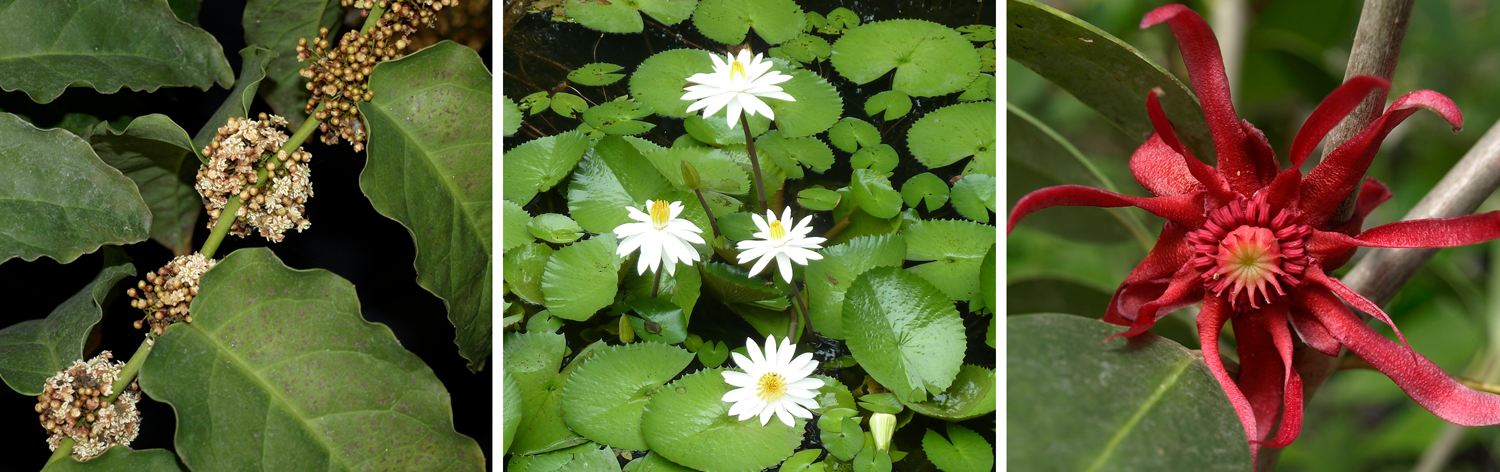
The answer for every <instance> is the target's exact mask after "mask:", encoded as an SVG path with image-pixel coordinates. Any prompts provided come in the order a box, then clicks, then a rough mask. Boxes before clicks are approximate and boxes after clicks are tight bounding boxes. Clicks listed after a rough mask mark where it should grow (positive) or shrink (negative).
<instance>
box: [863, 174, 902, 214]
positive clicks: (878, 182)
mask: <svg viewBox="0 0 1500 472" xmlns="http://www.w3.org/2000/svg"><path fill="white" fill-rule="evenodd" d="M851 185H853V192H852V194H853V196H854V201H855V202H856V203H859V208H860V209H861V210H864V211H865V213H869V214H870V216H874V217H876V218H890V217H893V216H896V214H897V213H900V212H901V194H900V193H898V192H896V189H893V188H891V180H890V179H889V178H888V177H887V176H886V174H885V173H883V172H878V171H874V170H870V169H854V177H853V182H851Z"/></svg>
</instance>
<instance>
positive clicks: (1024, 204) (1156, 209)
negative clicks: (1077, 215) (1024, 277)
mask: <svg viewBox="0 0 1500 472" xmlns="http://www.w3.org/2000/svg"><path fill="white" fill-rule="evenodd" d="M1055 206H1093V207H1106V208H1113V207H1122V206H1135V207H1139V208H1140V209H1142V210H1146V211H1148V212H1151V214H1153V215H1156V216H1160V217H1162V218H1166V219H1169V220H1172V221H1176V222H1179V223H1184V224H1187V225H1189V226H1197V225H1198V224H1200V223H1201V222H1202V221H1203V218H1204V217H1203V197H1202V195H1201V193H1200V192H1194V193H1191V194H1187V195H1175V196H1170V197H1156V198H1142V197H1132V196H1130V195H1121V194H1118V193H1114V192H1111V191H1108V190H1100V189H1097V188H1093V187H1085V186H1082V185H1059V186H1056V187H1047V188H1044V189H1040V190H1037V191H1035V192H1031V193H1028V194H1026V196H1024V197H1021V200H1019V201H1017V202H1016V206H1015V207H1014V208H1012V209H1011V210H1010V221H1008V222H1006V225H1005V232H1006V233H1007V234H1009V233H1010V231H1011V230H1012V229H1015V227H1016V223H1019V222H1020V221H1021V218H1025V217H1026V215H1029V214H1031V212H1034V211H1037V210H1040V209H1043V208H1048V207H1055Z"/></svg>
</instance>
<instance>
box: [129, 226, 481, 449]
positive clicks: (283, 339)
mask: <svg viewBox="0 0 1500 472" xmlns="http://www.w3.org/2000/svg"><path fill="white" fill-rule="evenodd" d="M201 283H202V292H201V294H200V295H199V296H198V297H197V298H195V299H194V300H193V303H192V308H193V323H192V324H187V323H179V324H175V325H172V326H171V327H169V328H168V329H167V330H166V332H165V333H164V334H162V335H161V336H160V337H158V338H157V339H156V347H155V348H154V349H153V350H152V352H151V356H150V357H149V358H147V360H146V363H145V365H144V366H143V367H142V368H141V373H140V385H141V389H142V390H144V391H145V392H146V394H147V395H149V396H150V397H151V398H152V399H155V400H158V401H162V402H165V403H168V404H171V405H172V407H173V409H174V410H175V411H176V415H177V418H178V419H179V420H178V424H177V435H176V437H177V441H176V447H177V453H178V454H180V455H181V457H182V460H183V462H184V463H185V464H187V465H188V466H189V467H191V468H194V469H200V470H208V469H226V470H227V469H233V470H244V469H260V468H281V467H289V466H292V465H294V464H295V465H297V466H298V467H315V468H353V467H355V466H358V465H362V464H386V465H389V466H391V467H395V468H423V469H431V468H447V469H466V470H483V469H484V463H485V459H484V456H483V453H482V452H481V450H480V448H479V444H478V443H476V442H474V440H473V439H471V438H469V437H467V436H464V435H461V434H458V433H457V432H455V431H454V430H453V409H452V408H453V407H452V405H451V403H450V400H449V397H448V392H447V390H446V389H444V388H443V384H442V382H441V381H439V380H438V378H437V376H436V375H435V374H433V372H432V369H430V368H428V367H427V365H426V364H424V363H423V362H422V359H421V358H419V357H417V356H416V355H415V354H412V353H411V352H409V351H407V350H406V349H404V348H402V347H401V343H400V342H398V341H397V340H396V337H395V335H394V334H392V333H391V330H390V328H387V327H385V326H384V325H380V324H375V323H370V322H367V321H365V320H364V319H363V318H362V317H361V316H360V312H359V298H358V297H357V296H356V295H355V292H354V285H353V284H350V283H349V282H348V281H346V280H344V279H342V278H339V277H338V276H336V275H334V274H333V273H332V272H328V271H325V270H307V271H299V270H293V269H291V268H288V267H287V266H285V265H283V264H282V263H281V261H280V260H278V259H277V258H276V256H274V255H272V253H271V251H270V250H268V249H264V248H253V249H241V250H239V251H235V252H234V253H232V254H230V255H229V256H228V257H225V258H224V259H223V260H221V261H219V263H218V265H217V266H215V267H214V268H213V270H210V271H208V272H206V273H204V274H203V278H202V280H201ZM370 385H378V386H380V389H379V390H371V387H369V386H370ZM354 391H365V392H366V393H365V394H362V395H350V394H349V392H354ZM351 424H358V425H359V427H358V428H354V427H350V425H351ZM392 441H394V443H395V444H402V445H405V446H407V447H399V448H394V447H389V446H387V444H390V443H391V442H392ZM268 450H274V451H276V453H275V454H264V453H263V451H268Z"/></svg>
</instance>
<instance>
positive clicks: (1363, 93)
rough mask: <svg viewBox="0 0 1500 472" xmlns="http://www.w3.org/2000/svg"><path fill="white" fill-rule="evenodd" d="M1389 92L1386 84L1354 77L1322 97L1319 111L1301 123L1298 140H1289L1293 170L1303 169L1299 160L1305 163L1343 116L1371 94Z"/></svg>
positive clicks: (1373, 78)
mask: <svg viewBox="0 0 1500 472" xmlns="http://www.w3.org/2000/svg"><path fill="white" fill-rule="evenodd" d="M1390 89H1391V83H1390V82H1389V81H1387V80H1385V79H1382V78H1379V77H1375V76H1373V75H1359V76H1355V77H1354V78H1352V79H1349V80H1348V81H1345V82H1344V83H1343V85H1339V87H1338V88H1336V89H1333V93H1330V94H1328V96H1327V97H1324V98H1323V102H1322V103H1319V104H1318V108H1316V109H1314V110H1313V112H1312V115H1309V116H1308V117H1307V121H1305V122H1303V123H1302V129H1300V130H1297V137H1296V138H1294V139H1292V153H1291V155H1290V156H1289V157H1291V158H1292V168H1300V167H1302V161H1305V160H1307V156H1309V155H1311V154H1312V151H1313V148H1316V147H1318V143H1319V142H1321V141H1323V137H1324V136H1327V135H1328V132H1329V131H1331V130H1333V128H1334V127H1335V126H1338V124H1339V122H1340V121H1344V117H1345V116H1349V112H1352V111H1354V108H1355V107H1357V106H1359V104H1360V102H1363V101H1364V100H1365V97H1368V96H1369V95H1370V92H1373V91H1375V90H1390Z"/></svg>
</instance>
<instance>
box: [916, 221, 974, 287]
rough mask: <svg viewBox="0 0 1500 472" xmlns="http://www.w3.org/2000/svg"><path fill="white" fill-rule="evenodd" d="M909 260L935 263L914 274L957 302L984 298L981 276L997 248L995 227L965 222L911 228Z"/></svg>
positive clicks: (930, 224) (938, 222) (920, 266)
mask: <svg viewBox="0 0 1500 472" xmlns="http://www.w3.org/2000/svg"><path fill="white" fill-rule="evenodd" d="M902 232H903V233H904V234H905V235H906V259H907V260H912V261H932V262H928V263H926V264H921V265H917V266H915V267H912V268H911V269H910V270H911V272H912V273H913V274H917V275H919V276H921V277H922V278H924V279H927V281H928V282H932V284H933V285H934V286H937V287H939V288H941V289H942V290H943V293H945V294H947V296H948V297H949V298H952V299H953V300H965V301H967V300H973V299H975V298H977V297H979V296H980V294H981V292H980V287H979V272H980V268H981V265H982V264H981V263H982V262H983V261H984V256H985V254H986V253H988V252H989V249H990V247H991V246H994V245H995V227H994V226H989V225H982V224H979V223H974V222H972V221H963V220H927V221H922V222H920V223H916V224H913V225H910V226H907V227H906V229H905V230H903V231H902Z"/></svg>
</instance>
